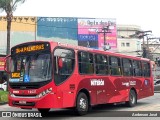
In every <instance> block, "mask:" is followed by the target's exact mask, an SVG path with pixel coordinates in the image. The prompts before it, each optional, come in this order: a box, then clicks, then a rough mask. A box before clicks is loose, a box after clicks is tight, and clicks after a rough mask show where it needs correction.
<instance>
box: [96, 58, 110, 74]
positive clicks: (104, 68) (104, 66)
mask: <svg viewBox="0 0 160 120" xmlns="http://www.w3.org/2000/svg"><path fill="white" fill-rule="evenodd" d="M95 66H96V74H99V75H107V74H108V60H107V56H104V55H95Z"/></svg>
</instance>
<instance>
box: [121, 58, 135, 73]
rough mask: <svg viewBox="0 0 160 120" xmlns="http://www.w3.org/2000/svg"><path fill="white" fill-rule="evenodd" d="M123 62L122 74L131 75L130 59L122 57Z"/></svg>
mask: <svg viewBox="0 0 160 120" xmlns="http://www.w3.org/2000/svg"><path fill="white" fill-rule="evenodd" d="M122 63H123V75H124V76H132V75H133V74H132V73H133V71H132V63H131V60H129V59H122Z"/></svg>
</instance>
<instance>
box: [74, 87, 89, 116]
mask: <svg viewBox="0 0 160 120" xmlns="http://www.w3.org/2000/svg"><path fill="white" fill-rule="evenodd" d="M90 102H91V101H90V95H89V92H88V90H86V89H81V90H80V91H79V92H78V94H77V97H76V101H75V110H76V113H77V114H78V115H85V114H87V112H88V111H89V110H90V108H91V104H90Z"/></svg>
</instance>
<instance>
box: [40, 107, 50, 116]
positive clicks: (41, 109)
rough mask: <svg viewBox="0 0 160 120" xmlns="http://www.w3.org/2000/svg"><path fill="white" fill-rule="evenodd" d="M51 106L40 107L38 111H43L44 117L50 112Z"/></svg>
mask: <svg viewBox="0 0 160 120" xmlns="http://www.w3.org/2000/svg"><path fill="white" fill-rule="evenodd" d="M49 110H50V108H39V109H38V111H39V112H40V113H41V115H42V116H43V117H44V116H46V115H47V114H48V112H49Z"/></svg>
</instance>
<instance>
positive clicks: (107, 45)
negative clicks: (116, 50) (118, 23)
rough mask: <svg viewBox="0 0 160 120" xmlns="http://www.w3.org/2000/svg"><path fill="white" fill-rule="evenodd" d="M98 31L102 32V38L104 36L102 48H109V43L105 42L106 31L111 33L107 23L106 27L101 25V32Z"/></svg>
mask: <svg viewBox="0 0 160 120" xmlns="http://www.w3.org/2000/svg"><path fill="white" fill-rule="evenodd" d="M98 33H103V38H104V43H103V44H104V47H103V49H104V51H106V50H109V49H110V46H109V44H106V35H107V33H111V32H110V31H109V25H108V26H106V27H103V28H102V31H101V32H98Z"/></svg>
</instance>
